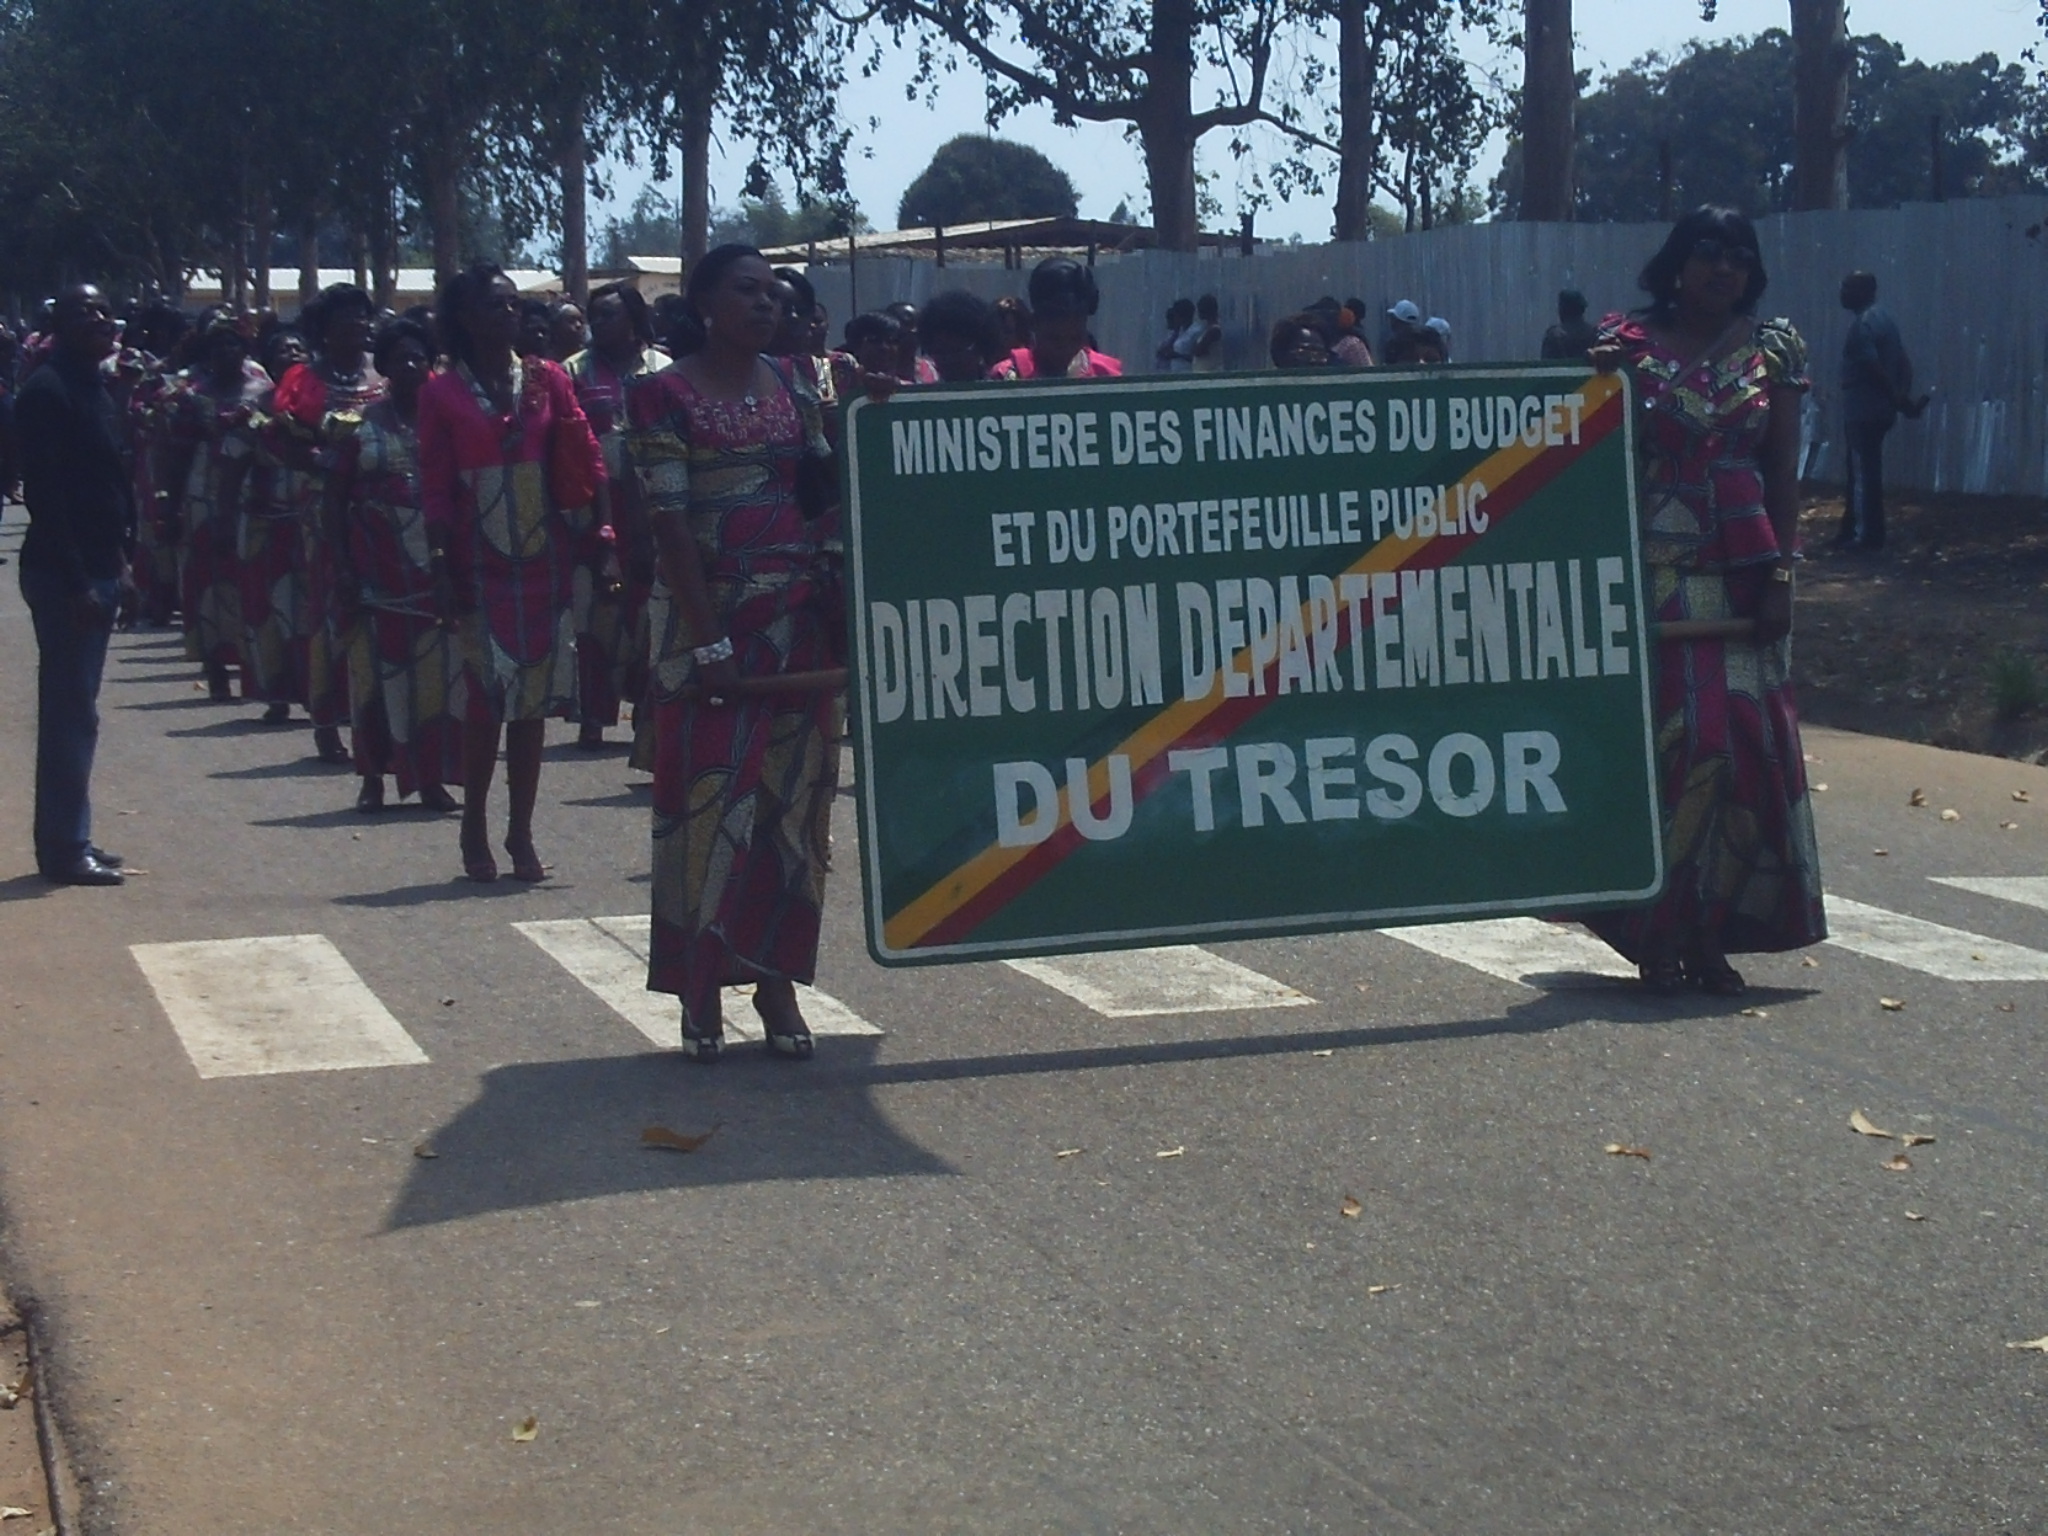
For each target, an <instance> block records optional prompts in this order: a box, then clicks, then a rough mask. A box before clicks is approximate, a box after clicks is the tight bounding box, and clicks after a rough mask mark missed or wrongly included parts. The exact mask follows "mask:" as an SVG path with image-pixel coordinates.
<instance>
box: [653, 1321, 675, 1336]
mask: <svg viewBox="0 0 2048 1536" xmlns="http://www.w3.org/2000/svg"><path fill="white" fill-rule="evenodd" d="M673 1327H675V1324H674V1323H663V1324H662V1325H661V1326H660V1327H659V1328H657V1329H655V1330H654V1336H655V1337H656V1338H660V1337H661V1336H662V1335H663V1334H664V1333H667V1332H668V1331H669V1329H671V1328H673Z"/></svg>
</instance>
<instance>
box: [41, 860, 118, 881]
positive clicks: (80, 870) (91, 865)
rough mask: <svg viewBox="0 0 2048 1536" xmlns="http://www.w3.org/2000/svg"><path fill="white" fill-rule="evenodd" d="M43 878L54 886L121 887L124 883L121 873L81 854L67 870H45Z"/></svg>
mask: <svg viewBox="0 0 2048 1536" xmlns="http://www.w3.org/2000/svg"><path fill="white" fill-rule="evenodd" d="M43 877H44V878H45V879H47V880H48V881H50V883H51V884H53V885H120V884H122V883H123V881H124V877H123V876H122V874H121V871H119V870H118V869H115V868H113V867H112V866H110V865H106V864H102V863H101V862H100V861H99V860H98V859H96V858H94V857H93V856H92V855H91V854H89V853H81V854H80V855H79V856H78V862H77V863H76V864H73V865H71V866H70V867H69V868H67V869H50V870H45V871H44V872H43Z"/></svg>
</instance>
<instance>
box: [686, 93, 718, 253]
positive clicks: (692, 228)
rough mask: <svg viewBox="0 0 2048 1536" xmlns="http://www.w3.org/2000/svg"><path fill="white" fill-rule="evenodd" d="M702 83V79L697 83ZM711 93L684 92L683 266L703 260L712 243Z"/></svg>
mask: <svg viewBox="0 0 2048 1536" xmlns="http://www.w3.org/2000/svg"><path fill="white" fill-rule="evenodd" d="M696 83H697V84H698V85H699V86H701V84H702V81H701V80H699V81H698V82H696ZM711 100H712V98H711V93H710V92H709V91H708V90H704V89H701V88H699V89H687V90H685V92H684V93H683V121H682V136H683V202H682V223H683V250H682V257H683V266H684V267H685V268H686V269H687V268H688V267H690V266H691V265H693V264H694V263H695V262H697V261H698V260H700V259H701V258H702V257H703V255H704V252H705V251H706V250H707V249H708V248H709V246H710V244H711Z"/></svg>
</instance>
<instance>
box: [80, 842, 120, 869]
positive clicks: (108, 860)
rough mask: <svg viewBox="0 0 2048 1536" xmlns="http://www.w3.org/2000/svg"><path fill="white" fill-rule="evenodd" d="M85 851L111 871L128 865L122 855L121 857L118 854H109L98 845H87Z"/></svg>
mask: <svg viewBox="0 0 2048 1536" xmlns="http://www.w3.org/2000/svg"><path fill="white" fill-rule="evenodd" d="M85 851H86V852H87V853H89V854H91V855H92V856H93V857H94V858H96V859H98V860H99V861H100V862H101V863H102V864H104V865H106V866H107V868H109V869H121V868H123V867H124V866H126V864H127V863H128V861H127V860H126V859H124V858H122V857H121V855H119V854H118V853H109V852H107V850H106V849H104V848H102V847H101V846H100V845H99V844H98V843H87V844H86V845H85Z"/></svg>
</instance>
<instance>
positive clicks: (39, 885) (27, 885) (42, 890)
mask: <svg viewBox="0 0 2048 1536" xmlns="http://www.w3.org/2000/svg"><path fill="white" fill-rule="evenodd" d="M56 889H57V887H56V886H54V885H52V884H51V883H50V882H49V881H47V880H45V879H44V878H43V877H42V876H41V875H37V874H27V875H13V876H10V877H9V878H7V879H5V880H0V901H35V900H37V899H38V898H39V897H43V896H47V895H49V894H50V893H51V892H52V891H54V890H56Z"/></svg>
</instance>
